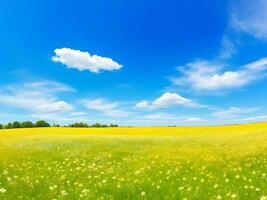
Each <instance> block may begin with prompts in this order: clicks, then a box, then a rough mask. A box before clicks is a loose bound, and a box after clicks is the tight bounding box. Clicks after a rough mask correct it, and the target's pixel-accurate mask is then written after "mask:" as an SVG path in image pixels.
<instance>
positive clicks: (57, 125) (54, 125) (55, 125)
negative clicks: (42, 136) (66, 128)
mask: <svg viewBox="0 0 267 200" xmlns="http://www.w3.org/2000/svg"><path fill="white" fill-rule="evenodd" d="M52 126H53V127H60V125H59V124H53V125H52Z"/></svg>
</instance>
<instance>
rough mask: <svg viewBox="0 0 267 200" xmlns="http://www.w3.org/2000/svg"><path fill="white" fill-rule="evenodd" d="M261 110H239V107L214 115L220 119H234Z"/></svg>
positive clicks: (217, 112) (220, 111)
mask: <svg viewBox="0 0 267 200" xmlns="http://www.w3.org/2000/svg"><path fill="white" fill-rule="evenodd" d="M257 110H259V108H239V107H230V108H229V109H226V110H219V111H216V112H214V113H212V114H213V115H214V116H216V117H218V118H225V119H229V118H234V117H238V116H240V115H243V114H248V113H253V112H255V111H257Z"/></svg>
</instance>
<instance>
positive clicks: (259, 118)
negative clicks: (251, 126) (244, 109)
mask: <svg viewBox="0 0 267 200" xmlns="http://www.w3.org/2000/svg"><path fill="white" fill-rule="evenodd" d="M241 120H242V121H256V120H267V115H263V116H256V117H247V118H243V119H241Z"/></svg>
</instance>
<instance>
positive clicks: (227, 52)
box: [219, 35, 237, 59]
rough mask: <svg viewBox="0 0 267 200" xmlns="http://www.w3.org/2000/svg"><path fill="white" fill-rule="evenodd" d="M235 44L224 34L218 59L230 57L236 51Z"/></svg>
mask: <svg viewBox="0 0 267 200" xmlns="http://www.w3.org/2000/svg"><path fill="white" fill-rule="evenodd" d="M236 51H237V50H236V45H235V43H234V42H233V41H232V40H230V38H229V36H227V35H225V36H224V37H223V39H222V41H221V48H220V51H219V58H220V59H230V58H232V56H233V55H234V54H235V53H236Z"/></svg>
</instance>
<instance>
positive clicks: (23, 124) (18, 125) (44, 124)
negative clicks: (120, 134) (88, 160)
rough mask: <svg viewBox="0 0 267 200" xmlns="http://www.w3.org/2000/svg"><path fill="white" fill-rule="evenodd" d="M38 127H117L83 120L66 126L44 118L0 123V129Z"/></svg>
mask: <svg viewBox="0 0 267 200" xmlns="http://www.w3.org/2000/svg"><path fill="white" fill-rule="evenodd" d="M39 127H72V128H107V127H118V125H117V124H110V125H106V124H100V123H94V124H92V125H89V124H87V123H85V122H76V123H73V124H69V125H66V126H61V125H59V124H52V125H50V124H49V123H48V122H46V121H44V120H39V121H37V122H35V123H34V122H31V121H24V122H18V121H14V122H9V123H7V124H0V129H12V128H39Z"/></svg>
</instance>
